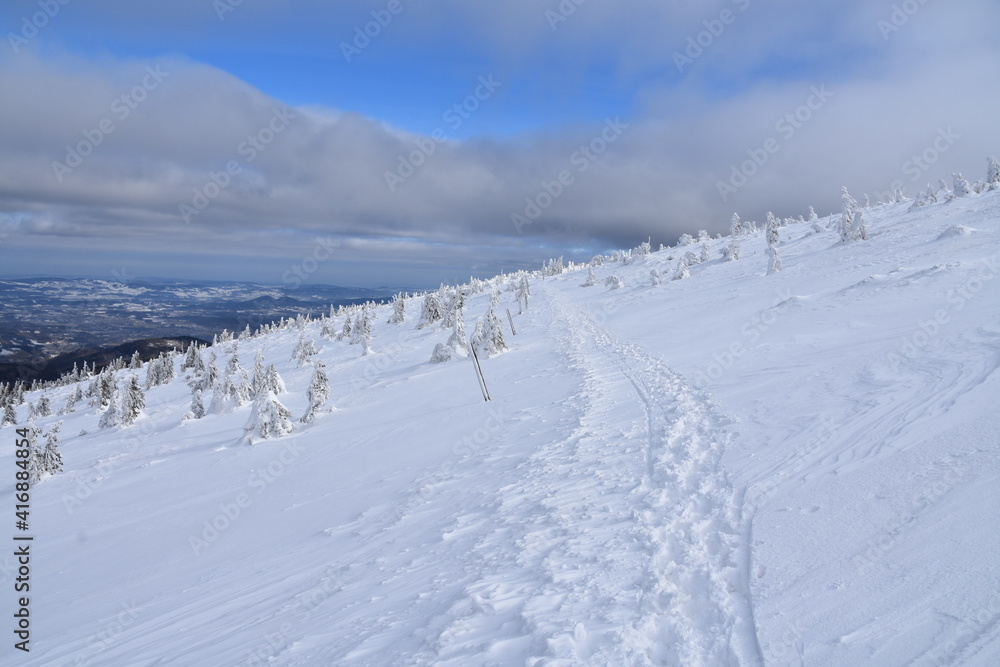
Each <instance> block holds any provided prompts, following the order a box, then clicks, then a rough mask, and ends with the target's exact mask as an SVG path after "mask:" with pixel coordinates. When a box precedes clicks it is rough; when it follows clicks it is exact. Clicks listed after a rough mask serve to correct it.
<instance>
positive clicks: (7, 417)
mask: <svg viewBox="0 0 1000 667" xmlns="http://www.w3.org/2000/svg"><path fill="white" fill-rule="evenodd" d="M12 424H13V425H16V424H17V412H15V410H14V403H13V401H7V402H6V403H4V406H3V417H0V426H10V425H12Z"/></svg>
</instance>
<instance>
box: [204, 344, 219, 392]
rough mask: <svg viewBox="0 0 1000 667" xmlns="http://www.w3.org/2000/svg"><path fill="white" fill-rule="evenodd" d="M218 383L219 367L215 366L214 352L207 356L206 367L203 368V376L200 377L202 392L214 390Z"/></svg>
mask: <svg viewBox="0 0 1000 667" xmlns="http://www.w3.org/2000/svg"><path fill="white" fill-rule="evenodd" d="M218 383H219V367H218V366H216V365H215V352H210V353H209V355H208V365H207V366H205V374H204V375H202V382H201V388H202V390H207V389H214V388H215V386H216V385H217V384H218Z"/></svg>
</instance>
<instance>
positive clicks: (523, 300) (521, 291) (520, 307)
mask: <svg viewBox="0 0 1000 667" xmlns="http://www.w3.org/2000/svg"><path fill="white" fill-rule="evenodd" d="M590 273H593V269H590ZM516 296H517V312H518V313H522V312H524V311H525V310H527V309H528V297H529V296H531V285H529V284H528V276H521V280H520V281H519V282H518V284H517V293H516Z"/></svg>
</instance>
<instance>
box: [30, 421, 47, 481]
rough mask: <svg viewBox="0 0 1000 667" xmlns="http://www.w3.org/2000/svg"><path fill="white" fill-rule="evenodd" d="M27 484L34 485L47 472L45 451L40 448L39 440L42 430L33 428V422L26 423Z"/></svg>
mask: <svg viewBox="0 0 1000 667" xmlns="http://www.w3.org/2000/svg"><path fill="white" fill-rule="evenodd" d="M27 429H28V437H27V438H26V440H27V441H28V447H27V449H28V471H27V472H28V484H31V485H34V484H36V483H38V481H39V480H40V479H41V478H42V477H43V476H44V475H45V474H46V473H47V472H48V470H47V469H46V465H45V450H44V449H43V448H42V445H41V443H40V442H39V439H40V438H41V436H42V429H40V428H38V427H37V426H35V423H34V422H28V426H27Z"/></svg>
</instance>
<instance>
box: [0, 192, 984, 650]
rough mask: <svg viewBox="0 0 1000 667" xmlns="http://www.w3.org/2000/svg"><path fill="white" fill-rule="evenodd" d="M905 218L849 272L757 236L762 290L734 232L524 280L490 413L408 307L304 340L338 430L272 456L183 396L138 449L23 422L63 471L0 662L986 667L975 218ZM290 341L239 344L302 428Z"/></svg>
mask: <svg viewBox="0 0 1000 667" xmlns="http://www.w3.org/2000/svg"><path fill="white" fill-rule="evenodd" d="M909 208H910V203H908V202H907V203H900V204H891V205H887V206H881V207H878V208H875V209H871V210H868V211H866V216H867V219H868V224H869V232H870V238H869V240H867V241H858V242H854V243H840V242H839V236H838V234H837V232H836V231H835V230H834V229H833V226H834V223H835V221H834V220H829V219H827V220H820V221H819V222H818V223H816V224H813V223H797V224H790V225H787V226H784V227H782V228H781V230H780V236H781V244H780V246H779V249H780V252H781V257H782V261H783V264H784V270H783V271H781V272H779V273H774V274H771V275H765V273H766V269H767V258H766V257H765V253H764V249H765V240H764V237H763V234H760V233H757V234H754V235H751V236H749V237H747V238H745V239H744V240H743V244H742V245H743V247H742V256H741V258H740V259H739V260H738V261H734V262H726V261H724V260H723V259H722V257H721V250H722V249H723V248H724V247H726V246H727V245H728V243H729V240H728V239H716V240H710V241H708V242H707V246H708V248H709V255H710V259H709V261H707V262H703V263H698V264H696V265H694V266H692V267H691V269H690V277H689V278H686V279H683V280H676V281H672V280H670V278H671V277H672V276H673V274H674V271H675V268H676V265H677V261H678V259H679V258H680V256H681V255H682V254H684V253H686V252H687V251H689V250H694V251H696V253H700V247H699V246H700V243H699V245H698V246H693V247H691V248H670V249H665V250H661V251H659V252H654V253H652V254H650V255H649V256H648V257H642V258H631V259H630V261H629V262H628V263H625V262H621V261H619V262H606V263H604V264H603V265H602V266H598V267H596V268H594V273H595V275H596V277H597V285H596V286H592V287H581V284H582V283H584V282H585V280H586V278H587V269H586V268H577V269H575V270H571V271H566V272H564V273H561V274H560V275H555V276H548V277H545V278H541V277H537V276H536V277H531V278H530V283H531V291H532V296H531V298H530V300H529V305H528V308H527V310H526V311H525V312H524V313H523V314H518V307H517V304H516V302H515V295H514V293H513V292H512V291H508V290H505V291H503V292H502V294H501V310H502V309H505V308H507V307H510V308H511V311H512V312H513V313H514V317H513V320H514V325H515V326H516V328H517V335H516V336H512V335H511V332H510V330H509V329H508V330H507V331H506V334H507V335H506V338H507V344H508V345H509V346H510V350H509V351H507V352H505V353H503V354H500V355H497V356H494V357H492V358H488V359H486V358H484V359H481V361H482V369H483V372H484V374H485V377H486V381H487V383H488V387H489V391H490V393H491V395H492V398H493V400H492V401H491V402H489V403H487V402H484V401H483V399H482V396H481V393H480V390H479V387H478V384H477V378H476V375H475V372H474V365H473V363H472V362H471V361H470V360H469V359H467V358H463V357H458V358H456V359H454V360H452V361H450V362H447V363H440V364H431V363H429V359H430V357H431V353H432V351H433V349H434V346H435V345H436V344H437V343H444V342H446V341H447V340H448V337H449V334H450V332H449V331H447V330H442V329H439V328H434V327H431V328H424V329H419V330H418V329H417V328H416V324H417V319H418V316H419V312H420V305H419V300H417V299H411V300H409V301H408V303H407V320H406V322H405V323H403V324H389V323H387V319H388V318H389V315H390V307H389V306H385V307H379V308H378V309H376V314H377V317H376V318H375V327H374V330H373V339H372V347H373V349H374V352H373V353H372V354H369V355H366V356H362V354H361V351H362V350H361V346H359V345H350V344H349V343H348V342H347V341H344V340H331V339H330V338H329V337H324V336H322V335H321V333H320V330H321V327H322V326H323V323H322V322H311V323H309V324H307V325H305V327H304V334H305V336H306V337H307V338H311V339H312V340H314V341H315V342H316V345H317V347H318V348H319V354H318V358H319V359H321V360H322V361H323V362H324V363H325V364H326V368H327V372H328V374H329V376H330V383H331V398H330V401H329V404H328V406H332V408H333V409H332V411H329V412H325V413H322V414H320V415H319V416H318V417H317V419H316V420H315V421H314V422H313V423H310V424H301V423H297V424H296V431H295V432H294V433H293V434H292V435H289V436H286V437H284V438H279V439H274V440H262V441H258V442H255V443H254V444H253V445H250V444H248V442H247V441H246V439H245V438H244V437H243V427H244V424H245V423H246V421H247V419H248V416H249V414H250V409H251V406H250V405H244V406H242V407H241V408H239V409H238V410H235V411H233V412H229V413H224V414H209V415H207V416H206V417H204V418H202V419H198V420H183V417H184V415H185V413H187V411H188V410H189V408H190V401H191V392H190V390H189V388H188V386H187V384H186V383H185V374H184V373H181V372H180V371H178V373H179V374H178V377H177V378H176V379H175V380H174V381H173V382H171V383H169V384H166V385H163V386H158V387H154V388H152V389H150V390H149V391H148V392H147V393H146V402H147V405H146V410H145V414H144V415H143V416H142V417H140V418H139V420H138V421H137V422H136V423H135V425H133V426H131V427H129V428H119V429H100V428H98V419H99V416H98V415H97V414H96V410H95V409H94V408H93V407H91V406H90V405H89V404H88V403H87V402H85V401H84V402H81V403H79V404H78V405H77V408H76V410H75V411H74V412H72V413H71V414H68V415H62V416H52V417H45V418H40V419H38V420H37V421H38V425H39V426H40V427H42V428H43V429H46V428H47V427H48V426H49V425H50V424H51V423H53V422H54V421H55V420H57V419H63V420H65V423H64V425H63V427H62V433H63V443H62V445H61V450H62V454H63V459H64V471H63V472H61V473H58V474H56V475H54V476H51V477H47V478H45V479H44V480H42V482H40V483H39V484H37V485H36V486H35V487H34V488H33V491H32V524H31V525H32V531H31V532H32V534H34V535H35V541H34V543H33V546H32V550H33V551H32V556H33V559H32V570H31V614H32V643H31V652H30V654H27V655H25V654H22V653H20V652H16V651H15V650H14V649H13V648H12V646H11V645H12V643H13V641H11V640H10V639H8V642H7V644H6V645H5V646H4V647H3V656H4V657H3V659H2V661H3V663H4V664H23V665H84V664H89V665H130V666H133V665H184V666H190V667H194V666H201V665H204V666H211V667H217V666H219V665H265V664H266V665H379V666H381V665H454V666H460V665H461V666H465V665H535V666H541V665H551V666H555V665H685V666H689V665H690V666H693V665H707V666H715V665H762V664H766V665H803V664H805V665H939V664H961V665H994V664H997V663H998V662H1000V624H998V620H1000V556H998V555H997V554H998V553H1000V535H998V531H997V530H996V526H997V516H1000V492H998V482H1000V458H998V456H997V454H998V452H1000V416H998V415H997V413H996V404H997V398H998V396H1000V375H998V374H997V373H995V372H994V371H995V370H996V369H997V366H998V364H1000V281H997V280H996V277H997V276H998V275H1000V191H996V190H994V191H992V192H987V193H985V194H983V195H980V196H975V197H970V198H961V199H957V200H954V201H951V202H947V203H941V204H934V205H931V206H927V207H924V208H920V209H918V210H915V211H910V210H909ZM654 268H655V269H657V270H659V271H660V272H661V274H662V275H663V277H664V279H663V282H662V284H659V285H653V284H652V281H651V279H650V271H651V270H652V269H654ZM612 275H614V276H618V277H620V278H621V280H622V282H623V283H624V286H623V287H622V288H620V289H614V290H612V289H609V288H608V287H607V286H605V279H606V278H607V277H609V276H612ZM497 282H498V284H501V285H503V286H505V287H506V286H507V285H508V282H509V281H507V280H506V279H501V280H498V281H497ZM489 300H490V295H489V293H488V291H487V292H484V293H480V294H476V295H473V296H471V297H470V298H469V299H468V300H467V302H466V304H465V310H464V312H465V316H466V319H467V321H468V322H469V323H470V331H471V329H472V326H471V324H472V323H474V321H475V318H476V317H478V316H480V315H482V314H483V313H485V312H486V310H487V308H488V307H489ZM504 315H505V313H504ZM334 319H335V322H334V326H335V328H336V330H338V331H339V330H340V328H341V326H342V324H343V318H334ZM337 320H339V321H337ZM505 324H506V322H505ZM300 335H301V332H300V331H299V329H298V328H297V327H296V326H292V327H290V328H287V329H283V330H279V331H276V332H273V333H269V334H266V335H262V336H258V337H254V338H251V339H248V340H244V341H240V342H239V357H240V359H241V360H242V363H243V365H244V366H245V367H252V364H253V359H254V355H255V354H256V352H257V351H258V350H261V351H262V353H263V355H264V357H265V360H266V362H268V363H273V364H275V365H276V367H277V369H278V371H279V372H280V373H281V375H282V377H283V379H284V382H285V384H286V386H287V392H286V393H284V394H281V395H280V396H279V397H278V398H279V399H280V400H281V401H282V403H284V404H285V405H286V406H288V408H289V409H290V410H291V412H292V414H293V417H295V418H296V419H298V417H300V416H301V415H302V414H303V413H304V412H305V409H306V406H307V403H306V388H307V386H308V384H309V381H310V375H311V373H312V370H311V366H310V365H306V366H302V367H299V366H298V365H297V363H296V362H295V361H291V360H290V359H291V357H292V352H293V350H294V348H295V346H296V344H297V343H298V341H299V338H300ZM232 346H233V344H232V343H224V344H221V345H220V346H218V347H217V348H215V351H216V353H217V355H218V357H219V359H218V365H219V368H220V369H221V368H225V364H226V362H227V359H228V355H229V353H230V352H231V349H232ZM180 362H181V359H180V358H178V359H177V360H176V361H175V363H176V364H177V366H178V368H179V365H180ZM132 373H136V371H128V370H124V371H120V372H119V373H118V377H119V379H120V380H121V381H124V379H125V378H127V377H128V375H129V374H132ZM144 373H145V371H140V372H139V374H140V379H143V378H144ZM188 375H190V374H188ZM73 389H74V388H73V387H61V388H57V389H49V390H47V392H46V393H47V394H48V395H49V396H50V397H51V400H52V403H53V405H54V407H56V408H59V407H61V406H62V405H63V404H64V403H65V400H66V396H67V394H68V393H70V392H71V391H73ZM37 398H38V394H37V393H33V394H29V395H28V396H27V400H28V401H29V402H30V401H36V400H37ZM209 402H210V392H209V393H206V405H207V404H208V403H209ZM26 415H27V406H26V405H25V406H21V407H20V408H19V409H18V417H19V418H20V419H22V420H24V419H26ZM0 438H2V440H3V441H5V442H6V443H7V444H6V445H5V446H4V447H3V449H2V455H0V469H5V470H8V471H9V475H10V478H11V479H12V478H13V471H14V470H15V468H14V453H13V449H14V448H13V446H12V445H13V441H14V438H15V434H14V427H12V426H7V427H4V428H3V429H2V430H0ZM0 499H2V503H4V505H3V506H6V507H9V508H11V513H13V506H14V503H15V501H14V497H13V493H12V492H11V491H10V490H5V491H4V493H3V494H2V496H0ZM11 523H13V519H12V521H11ZM11 532H13V526H12V528H11ZM6 551H12V549H11V550H6ZM0 566H2V576H3V577H4V579H5V581H6V583H5V588H7V589H8V590H10V588H11V582H12V581H13V578H14V577H15V576H16V571H15V569H14V558H13V556H12V555H7V556H6V557H5V558H0ZM12 595H13V593H10V594H9V595H8V596H7V597H8V599H9V598H10V597H11V596H12ZM7 618H8V624H10V625H11V626H13V624H12V622H11V620H10V619H11V616H10V615H8V616H7ZM6 632H8V638H9V637H10V634H9V632H10V631H9V630H6ZM15 660H16V662H15Z"/></svg>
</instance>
